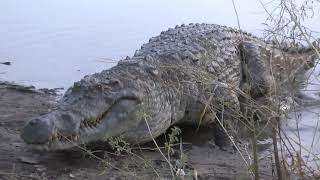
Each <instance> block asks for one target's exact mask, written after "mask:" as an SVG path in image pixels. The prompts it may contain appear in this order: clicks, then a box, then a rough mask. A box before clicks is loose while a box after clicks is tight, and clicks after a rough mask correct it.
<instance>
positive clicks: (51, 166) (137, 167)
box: [0, 82, 272, 180]
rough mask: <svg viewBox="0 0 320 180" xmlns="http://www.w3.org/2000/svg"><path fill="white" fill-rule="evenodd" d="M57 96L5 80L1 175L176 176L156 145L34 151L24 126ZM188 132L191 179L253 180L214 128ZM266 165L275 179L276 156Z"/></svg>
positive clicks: (0, 86)
mask: <svg viewBox="0 0 320 180" xmlns="http://www.w3.org/2000/svg"><path fill="white" fill-rule="evenodd" d="M56 99H57V96H56V95H54V93H53V91H50V90H36V89H34V88H33V87H25V86H19V85H14V84H11V83H3V82H2V83H1V82H0V179H57V180H59V179H61V180H65V179H81V180H82V179H98V180H99V179H101V180H102V179H103V180H104V179H172V175H171V172H170V169H169V165H168V163H167V162H166V161H165V159H164V158H163V157H162V156H161V154H160V153H159V151H157V150H155V149H154V147H153V145H152V144H149V145H148V144H147V145H144V146H143V147H141V148H134V149H133V150H132V152H133V153H134V155H132V154H121V155H115V154H114V153H113V152H112V151H110V150H107V149H104V148H98V151H96V152H93V153H87V152H83V151H81V150H77V151H63V152H37V151H32V150H30V149H28V148H27V147H26V146H25V144H24V143H23V141H22V139H21V138H20V131H21V129H22V127H23V126H24V124H25V123H26V122H27V121H28V120H29V119H31V118H32V117H36V116H39V115H41V114H43V113H46V112H48V111H49V110H50V108H52V107H53V106H54V104H55V100H56ZM183 132H184V133H183V135H182V138H183V142H184V143H185V145H184V146H183V151H184V153H185V154H186V157H187V161H186V166H185V169H184V172H185V173H186V174H187V175H186V176H185V179H192V176H193V174H194V173H195V172H196V173H197V176H198V179H250V178H249V177H250V176H249V174H248V169H247V167H246V164H245V163H244V161H243V159H242V157H241V156H240V155H239V153H237V152H236V151H235V150H234V149H232V148H230V149H227V150H226V151H222V150H220V148H218V147H216V146H214V145H213V144H212V143H210V142H211V141H210V139H211V134H212V133H210V129H203V130H201V132H200V133H197V134H195V135H194V134H193V133H186V132H190V130H189V129H183ZM240 147H242V149H244V148H243V146H240ZM177 149H179V147H177ZM178 157H179V155H176V158H175V156H173V157H172V159H171V160H172V162H173V163H172V164H173V165H177V166H178V165H179V161H178V159H179V158H178ZM260 163H261V166H260V167H262V170H261V176H262V179H272V176H271V174H272V172H271V171H272V168H271V159H270V158H264V159H262V160H261V162H260Z"/></svg>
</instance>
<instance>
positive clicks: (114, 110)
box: [21, 24, 312, 150]
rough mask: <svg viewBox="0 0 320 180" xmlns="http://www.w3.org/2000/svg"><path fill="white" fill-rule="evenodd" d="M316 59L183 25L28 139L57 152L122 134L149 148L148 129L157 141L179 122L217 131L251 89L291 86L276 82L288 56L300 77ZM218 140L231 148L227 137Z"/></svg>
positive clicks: (73, 92) (79, 95)
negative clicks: (216, 124) (213, 126)
mask: <svg viewBox="0 0 320 180" xmlns="http://www.w3.org/2000/svg"><path fill="white" fill-rule="evenodd" d="M311 55H312V53H310V51H305V52H295V53H291V52H286V51H282V50H281V49H277V48H275V47H273V46H272V45H270V44H267V43H266V42H264V41H263V40H261V39H259V38H257V37H255V36H252V35H250V34H247V33H245V32H241V31H238V30H235V29H232V28H228V27H225V26H219V25H210V24H190V25H182V26H177V27H176V28H175V29H171V28H170V29H169V30H168V31H165V32H162V33H161V34H160V35H159V36H157V37H153V38H151V39H150V40H149V43H147V44H144V45H143V46H142V47H141V49H139V50H138V51H136V53H135V55H134V56H133V57H131V58H129V57H128V58H126V59H125V60H121V61H119V63H118V65H117V66H115V67H113V68H111V69H109V70H104V71H102V72H101V73H96V74H93V75H90V76H86V77H84V78H83V79H82V80H81V81H79V82H76V83H75V84H74V86H73V87H71V88H69V89H68V91H67V92H66V93H65V95H64V96H63V98H62V99H61V100H60V102H59V104H58V106H57V108H55V109H53V110H52V111H51V112H50V113H48V114H45V115H43V116H40V117H38V118H36V119H33V120H31V121H30V122H29V123H28V124H27V125H26V126H25V127H24V129H23V132H22V135H21V137H22V138H23V139H24V141H25V142H26V143H27V144H29V145H31V146H32V147H34V148H39V149H48V150H57V149H68V148H71V147H74V146H76V145H79V144H86V143H90V142H97V141H106V139H107V138H110V137H115V136H120V135H122V136H123V137H124V138H125V140H126V141H128V142H130V143H133V144H137V143H144V142H147V141H150V140H152V137H151V136H150V134H149V130H148V127H147V124H148V125H149V126H150V130H151V131H150V132H151V133H152V135H153V137H157V136H159V135H161V134H162V133H164V132H165V131H166V130H167V129H168V128H169V127H170V126H172V125H174V124H179V123H189V124H194V125H198V124H199V121H200V122H201V125H210V124H212V123H214V122H215V121H216V120H215V119H216V118H222V117H223V119H224V122H228V121H230V122H235V121H237V119H238V117H239V110H240V102H239V96H240V94H241V93H242V90H243V89H244V86H245V85H247V84H250V86H249V89H247V90H248V92H249V94H250V95H251V97H252V98H254V99H258V98H260V97H265V96H266V95H270V94H272V93H273V89H274V87H276V86H278V85H279V86H281V85H280V84H281V83H278V82H285V80H283V79H285V78H282V79H281V77H280V76H279V78H278V79H276V81H275V79H274V78H273V73H276V72H280V70H282V71H284V70H283V69H281V68H277V67H278V65H277V64H280V65H281V63H282V62H283V61H284V59H286V58H284V57H289V58H287V59H288V61H289V62H290V63H292V64H295V66H294V67H295V68H294V69H295V70H298V69H303V67H305V65H304V64H305V63H303V62H306V61H310V59H311ZM270 59H272V62H271V61H270ZM298 60H299V61H298ZM289 74H294V73H292V72H289ZM275 77H276V78H277V77H278V76H275ZM287 77H289V76H287ZM276 82H277V83H276ZM246 87H247V86H246ZM207 107H210V110H209V109H208V108H207ZM222 110H223V111H222ZM218 129H219V128H218ZM216 137H217V142H219V138H221V140H220V141H221V142H223V141H227V140H225V136H224V135H221V133H220V132H218V133H217V136H216ZM221 145H222V144H221Z"/></svg>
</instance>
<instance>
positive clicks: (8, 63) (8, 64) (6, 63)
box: [0, 61, 11, 66]
mask: <svg viewBox="0 0 320 180" xmlns="http://www.w3.org/2000/svg"><path fill="white" fill-rule="evenodd" d="M0 64H4V65H7V66H10V65H11V62H9V61H8V62H0Z"/></svg>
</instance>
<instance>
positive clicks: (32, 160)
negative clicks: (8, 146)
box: [19, 156, 39, 164]
mask: <svg viewBox="0 0 320 180" xmlns="http://www.w3.org/2000/svg"><path fill="white" fill-rule="evenodd" d="M19 160H20V161H21V162H23V163H27V164H38V163H39V161H38V160H37V159H36V158H34V157H29V156H20V157H19Z"/></svg>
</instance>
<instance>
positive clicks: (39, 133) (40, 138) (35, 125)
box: [21, 118, 54, 144]
mask: <svg viewBox="0 0 320 180" xmlns="http://www.w3.org/2000/svg"><path fill="white" fill-rule="evenodd" d="M53 129H54V125H53V123H52V122H50V121H46V120H44V119H39V118H37V119H32V120H31V121H30V122H29V123H28V124H27V125H26V126H25V127H24V128H23V131H22V134H21V138H22V139H23V140H24V141H25V142H26V143H28V144H44V143H47V142H49V141H50V138H51V137H52V134H53Z"/></svg>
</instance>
